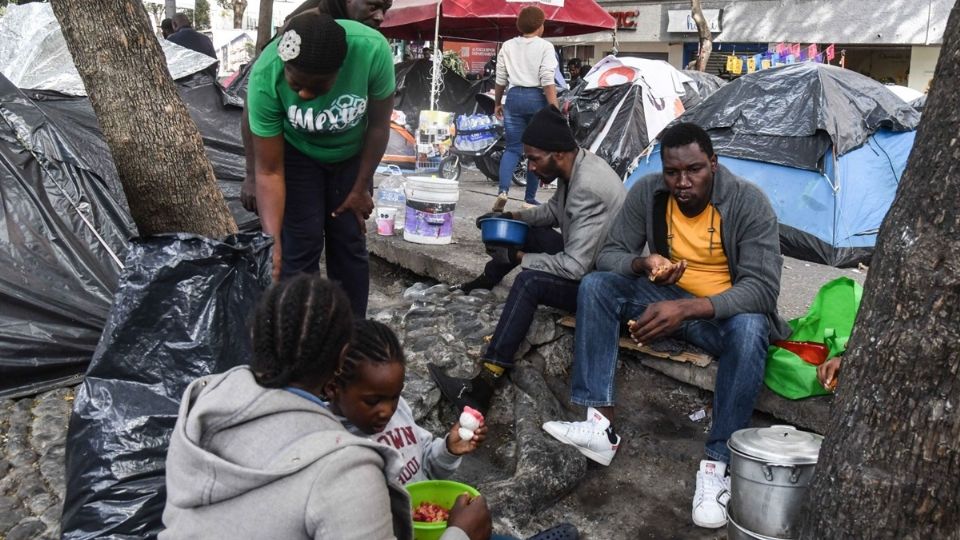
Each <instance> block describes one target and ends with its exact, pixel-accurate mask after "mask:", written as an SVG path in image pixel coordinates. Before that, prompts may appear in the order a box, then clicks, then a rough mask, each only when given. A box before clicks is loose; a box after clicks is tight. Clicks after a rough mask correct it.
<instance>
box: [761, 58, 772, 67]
mask: <svg viewBox="0 0 960 540" xmlns="http://www.w3.org/2000/svg"><path fill="white" fill-rule="evenodd" d="M771 67H773V63H771V61H770V60H761V61H760V69H770V68H771Z"/></svg>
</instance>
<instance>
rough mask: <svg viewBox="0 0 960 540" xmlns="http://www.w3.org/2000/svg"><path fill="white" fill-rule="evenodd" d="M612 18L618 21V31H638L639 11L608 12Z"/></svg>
mask: <svg viewBox="0 0 960 540" xmlns="http://www.w3.org/2000/svg"><path fill="white" fill-rule="evenodd" d="M607 13H609V14H610V16H611V17H613V18H614V19H616V21H617V30H636V29H637V15H639V14H640V11H639V10H636V9H632V10H629V11H607Z"/></svg>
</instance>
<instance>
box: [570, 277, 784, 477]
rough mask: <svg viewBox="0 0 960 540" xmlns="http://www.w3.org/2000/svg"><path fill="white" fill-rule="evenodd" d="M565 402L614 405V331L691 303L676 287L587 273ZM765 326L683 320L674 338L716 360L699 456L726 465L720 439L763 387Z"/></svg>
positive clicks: (757, 320) (743, 417)
mask: <svg viewBox="0 0 960 540" xmlns="http://www.w3.org/2000/svg"><path fill="white" fill-rule="evenodd" d="M578 297H579V298H578V302H577V328H576V342H575V344H574V363H573V376H572V382H571V384H572V389H571V392H570V401H572V402H573V403H577V404H579V405H583V406H588V407H612V406H613V405H614V376H615V374H616V370H617V353H618V348H619V345H618V343H619V340H620V328H621V326H622V324H624V323H625V322H627V321H629V320H630V319H637V318H639V317H640V315H641V314H642V313H643V311H644V310H645V309H646V308H647V306H649V305H650V304H653V303H655V302H660V301H664V300H677V299H680V298H693V295H691V294H690V293H688V292H686V291H684V290H683V289H681V288H680V287H677V286H676V285H669V286H659V285H656V284H654V283H652V282H651V281H650V280H649V279H647V278H646V277H639V278H631V277H627V276H623V275H621V274H616V273H612V272H594V273H592V274H589V275H587V276H586V277H585V278H584V279H583V281H582V282H581V284H580V292H579V295H578ZM769 332H770V324H769V322H768V321H767V317H766V315H764V314H762V313H741V314H739V315H734V316H733V317H730V318H729V319H710V320H690V321H686V322H684V323H683V324H682V325H681V327H680V328H679V329H678V330H677V332H676V333H675V334H674V336H675V337H678V338H680V339H683V340H684V341H687V342H688V343H692V344H694V345H696V346H698V347H700V348H702V349H703V350H705V351H707V352H709V353H710V354H712V355H714V356H715V357H716V358H717V361H718V362H719V370H718V371H717V381H716V387H715V389H714V394H713V427H712V428H711V430H710V435H709V437H708V438H707V445H706V453H707V456H708V457H709V458H710V459H713V460H716V461H724V462H729V461H730V450H729V449H728V448H727V439H728V438H730V435H731V434H732V433H733V432H734V431H736V430H738V429H742V428H745V427H747V426H748V425H749V423H750V417H751V416H752V414H753V405H754V403H755V402H756V400H757V395H758V394H759V393H760V389H761V385H762V384H763V371H764V367H765V365H766V358H767V346H768V345H769Z"/></svg>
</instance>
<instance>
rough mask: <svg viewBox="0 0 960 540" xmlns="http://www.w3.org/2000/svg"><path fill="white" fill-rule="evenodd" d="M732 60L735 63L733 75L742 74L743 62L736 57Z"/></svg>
mask: <svg viewBox="0 0 960 540" xmlns="http://www.w3.org/2000/svg"><path fill="white" fill-rule="evenodd" d="M733 58H734V60H736V61H737V65H736V67H734V69H733V72H734V73H743V60H741V59H739V58H737V57H736V56H734V57H733Z"/></svg>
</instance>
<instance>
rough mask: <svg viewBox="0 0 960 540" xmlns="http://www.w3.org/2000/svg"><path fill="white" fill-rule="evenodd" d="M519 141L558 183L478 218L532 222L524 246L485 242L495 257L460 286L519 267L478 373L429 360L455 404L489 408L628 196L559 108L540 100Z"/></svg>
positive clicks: (566, 303) (574, 286)
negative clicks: (544, 314)
mask: <svg viewBox="0 0 960 540" xmlns="http://www.w3.org/2000/svg"><path fill="white" fill-rule="evenodd" d="M523 145H524V154H525V155H526V156H527V163H528V167H529V168H530V171H531V172H533V173H534V174H535V175H536V176H538V177H539V178H542V179H544V180H546V181H552V180H553V179H554V178H557V179H559V182H558V184H559V185H558V186H557V192H556V193H555V194H554V196H553V197H552V198H551V199H550V200H549V201H548V202H547V203H546V204H544V205H541V206H537V207H534V208H532V209H529V210H523V211H521V212H503V213H502V214H501V213H499V212H495V213H490V214H486V215H483V216H480V218H479V219H478V220H477V226H478V227H479V226H480V221H481V220H483V219H485V218H489V217H503V218H507V219H515V220H519V221H523V222H524V223H526V224H528V225H530V231H529V233H528V235H527V241H526V243H525V244H524V245H523V246H519V247H515V246H487V251H488V253H490V255H491V257H492V260H491V261H490V262H489V263H488V264H487V266H486V268H485V269H484V273H483V274H482V275H481V276H480V277H478V278H477V279H475V280H474V281H472V282H470V283H468V284H464V285H461V286H460V288H461V289H462V290H464V291H465V292H469V291H470V290H471V289H475V288H485V289H489V288H492V287H493V286H494V285H496V284H497V283H499V282H500V280H502V279H503V278H504V276H506V275H507V274H508V273H510V271H511V270H513V269H514V268H516V267H517V266H520V267H522V268H523V270H522V271H521V272H520V274H519V275H518V276H517V278H516V280H514V282H513V287H511V288H510V295H509V296H508V297H507V302H506V304H505V305H504V307H503V313H501V315H500V320H499V322H498V323H497V329H496V330H495V331H494V333H493V339H492V340H491V341H490V345H489V346H488V347H487V350H486V352H485V353H484V357H483V358H484V364H483V366H482V367H481V368H480V373H479V374H478V375H477V376H476V377H473V378H472V379H461V378H457V377H451V376H449V375H447V374H445V373H444V372H443V370H442V369H441V368H440V367H438V366H436V365H434V364H431V365H430V366H429V367H430V375H431V376H432V377H433V379H434V380H435V381H436V382H437V385H438V386H439V387H440V391H441V392H442V393H443V395H444V397H446V398H447V400H449V401H450V402H452V403H453V404H454V405H455V406H456V408H457V409H458V410H462V409H463V407H464V406H466V405H469V406H471V407H473V408H475V409H478V410H480V411H481V412H486V411H487V409H488V408H489V407H490V400H491V398H492V397H493V393H494V390H495V388H496V386H497V385H498V383H499V381H500V380H501V377H502V376H503V374H504V372H505V371H506V370H508V369H510V368H512V367H513V363H514V360H513V357H514V355H515V354H516V353H517V350H518V349H519V348H520V344H521V343H522V342H523V338H524V337H526V335H527V330H529V329H530V323H531V322H532V321H533V316H534V313H535V312H536V310H537V307H538V306H540V305H546V306H550V307H555V308H559V309H562V310H564V311H570V312H572V311H574V310H575V309H576V307H577V290H578V287H579V285H580V279H581V278H583V276H584V275H586V274H587V272H589V271H591V270H593V265H594V261H596V258H597V253H599V251H600V246H602V245H603V240H604V238H606V236H607V231H608V230H609V229H610V224H611V223H612V222H613V218H614V216H616V215H617V212H618V211H619V210H620V206H621V205H622V204H623V200H624V198H625V197H626V189H624V187H623V183H622V182H621V181H620V177H618V176H617V173H616V172H614V170H613V169H611V168H610V166H609V165H607V162H605V161H604V160H603V159H601V158H599V157H597V156H596V155H595V154H593V153H591V152H589V151H587V150H584V149H583V148H579V147H578V146H577V141H576V140H575V139H574V138H573V133H572V132H571V131H570V126H569V125H567V120H566V118H564V116H563V114H561V113H560V111H559V110H557V108H556V107H553V106H548V107H545V108H543V109H541V110H540V111H539V112H537V114H536V115H534V117H533V120H531V122H530V125H529V126H528V127H527V129H526V131H524V133H523ZM554 227H559V228H560V232H559V233H558V232H557V231H555V230H554Z"/></svg>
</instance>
